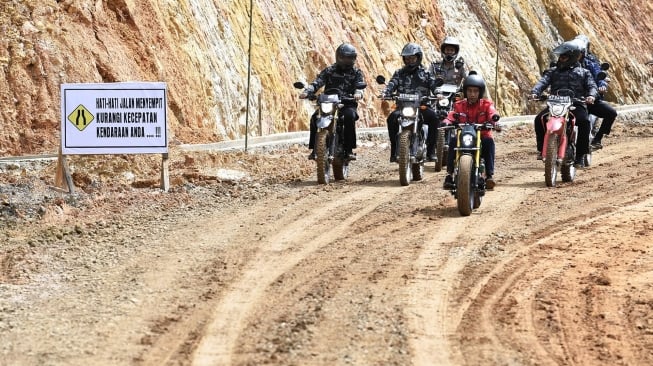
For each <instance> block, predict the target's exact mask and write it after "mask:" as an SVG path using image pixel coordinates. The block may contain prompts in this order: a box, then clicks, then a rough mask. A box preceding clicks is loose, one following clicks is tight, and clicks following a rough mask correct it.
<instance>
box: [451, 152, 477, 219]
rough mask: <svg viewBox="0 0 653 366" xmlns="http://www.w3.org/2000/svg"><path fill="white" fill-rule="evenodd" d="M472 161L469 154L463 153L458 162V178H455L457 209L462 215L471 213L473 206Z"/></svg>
mask: <svg viewBox="0 0 653 366" xmlns="http://www.w3.org/2000/svg"><path fill="white" fill-rule="evenodd" d="M473 165H474V163H473V160H472V156H471V155H463V156H461V157H460V161H459V162H458V177H457V178H458V179H456V195H457V200H458V211H459V212H460V214H461V215H462V216H469V215H471V214H472V210H473V208H474V194H475V191H476V190H475V189H474V187H473V185H474V179H473V177H472V174H474V172H473V169H472V167H473Z"/></svg>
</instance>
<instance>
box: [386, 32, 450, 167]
mask: <svg viewBox="0 0 653 366" xmlns="http://www.w3.org/2000/svg"><path fill="white" fill-rule="evenodd" d="M423 54H424V53H423V52H422V47H421V46H420V45H418V44H416V43H407V44H406V45H405V46H404V47H403V49H402V50H401V58H402V60H403V63H404V67H402V68H401V69H398V70H397V71H395V72H394V74H393V75H392V78H391V79H390V81H389V82H388V84H387V85H386V87H385V89H384V90H383V91H382V92H381V95H382V96H383V97H390V96H391V95H392V94H394V93H395V92H398V93H400V94H420V95H422V96H426V95H429V93H432V94H435V91H436V88H437V86H438V85H440V84H438V82H436V80H435V79H434V78H433V75H432V74H431V73H430V72H428V71H427V70H426V69H425V68H424V66H422V57H423ZM420 113H421V116H422V119H423V123H426V125H427V126H428V128H429V133H428V136H427V138H426V156H427V160H428V161H435V160H436V159H437V157H436V155H435V142H436V138H437V134H436V133H435V131H436V128H437V115H436V113H435V111H434V110H433V109H432V108H431V107H428V106H427V108H426V109H423V110H421V112H420ZM400 115H401V111H400V110H399V109H396V110H394V111H393V112H392V113H390V115H388V119H387V123H388V136H389V137H390V162H391V163H394V162H397V134H398V133H399V116H400Z"/></svg>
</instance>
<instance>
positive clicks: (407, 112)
mask: <svg viewBox="0 0 653 366" xmlns="http://www.w3.org/2000/svg"><path fill="white" fill-rule="evenodd" d="M415 112H416V109H415V108H413V107H404V108H403V109H402V110H401V114H402V115H403V116H404V117H415Z"/></svg>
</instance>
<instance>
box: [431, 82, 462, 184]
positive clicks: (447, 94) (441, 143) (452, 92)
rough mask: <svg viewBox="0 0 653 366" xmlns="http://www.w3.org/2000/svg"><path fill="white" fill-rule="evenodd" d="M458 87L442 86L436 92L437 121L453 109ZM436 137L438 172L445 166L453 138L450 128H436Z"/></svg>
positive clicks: (436, 168)
mask: <svg viewBox="0 0 653 366" xmlns="http://www.w3.org/2000/svg"><path fill="white" fill-rule="evenodd" d="M457 93H458V86H457V85H454V84H443V85H442V86H440V87H439V88H438V90H437V94H436V98H437V99H438V100H437V103H435V107H436V110H435V111H436V113H437V115H438V120H440V121H442V120H443V119H445V118H446V117H447V115H448V114H449V112H450V111H451V110H452V109H453V103H454V102H455V101H456V95H457ZM437 134H438V136H437V139H436V145H435V156H436V157H437V160H436V161H435V171H436V172H439V171H441V170H442V167H443V166H446V165H447V154H448V151H449V141H451V137H452V136H453V130H452V129H450V128H438V132H437Z"/></svg>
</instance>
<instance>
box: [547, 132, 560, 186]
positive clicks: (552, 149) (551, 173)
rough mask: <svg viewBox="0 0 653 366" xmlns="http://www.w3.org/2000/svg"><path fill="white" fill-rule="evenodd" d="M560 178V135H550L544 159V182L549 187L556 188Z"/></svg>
mask: <svg viewBox="0 0 653 366" xmlns="http://www.w3.org/2000/svg"><path fill="white" fill-rule="evenodd" d="M557 177H558V135H549V141H548V142H547V145H546V156H545V157H544V181H545V183H546V186H547V187H555V186H556V179H557Z"/></svg>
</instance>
